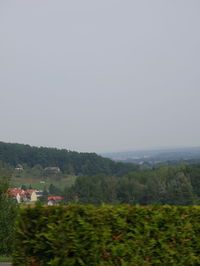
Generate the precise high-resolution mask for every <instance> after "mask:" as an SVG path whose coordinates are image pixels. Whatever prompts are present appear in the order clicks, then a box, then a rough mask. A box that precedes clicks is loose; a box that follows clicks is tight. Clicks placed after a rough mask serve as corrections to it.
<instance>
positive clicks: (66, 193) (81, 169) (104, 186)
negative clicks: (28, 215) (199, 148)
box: [0, 142, 200, 205]
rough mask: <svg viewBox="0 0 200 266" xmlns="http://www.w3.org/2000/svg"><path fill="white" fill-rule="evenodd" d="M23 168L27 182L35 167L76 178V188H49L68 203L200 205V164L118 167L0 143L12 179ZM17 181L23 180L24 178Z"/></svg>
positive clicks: (89, 157)
mask: <svg viewBox="0 0 200 266" xmlns="http://www.w3.org/2000/svg"><path fill="white" fill-rule="evenodd" d="M19 163H20V164H22V165H23V166H24V167H25V170H24V171H23V172H24V175H25V177H26V175H27V174H28V173H29V170H30V173H29V174H33V173H34V171H36V170H37V169H36V170H35V166H38V165H39V166H40V167H41V168H42V169H43V168H45V167H49V166H51V167H52V166H56V167H59V168H60V169H61V171H62V173H63V174H66V175H72V176H76V178H75V180H74V182H73V183H72V184H71V185H70V186H69V185H68V186H67V185H66V183H64V181H63V183H62V184H63V185H62V187H59V188H58V187H56V186H55V185H52V184H51V185H50V186H49V187H46V189H47V190H48V191H49V193H50V194H52V195H54V194H55V195H58V194H59V195H61V196H63V197H64V200H65V203H69V202H80V203H91V204H101V203H108V204H119V203H125V204H126V203H129V204H134V205H135V204H140V205H148V204H161V205H163V204H171V205H193V204H199V203H200V164H198V163H193V164H181V162H179V163H178V162H177V161H176V163H175V164H174V165H173V163H172V164H171V165H169V164H168V163H166V164H162V165H159V164H158V165H153V166H151V165H146V164H143V165H139V164H133V163H122V162H114V161H112V160H110V159H106V158H103V157H101V156H98V155H97V154H95V153H78V152H74V151H68V150H64V149H63V150H59V149H56V148H43V147H41V148H38V147H31V146H29V145H22V144H9V143H3V142H0V168H2V169H4V171H8V170H9V173H12V171H13V170H14V168H15V166H16V164H19ZM26 169H27V170H26ZM15 172H16V171H15ZM25 177H24V178H25ZM27 177H28V176H27ZM44 177H45V176H44ZM17 178H19V180H20V176H19V177H17ZM33 178H36V177H34V176H33ZM52 178H54V176H53V177H52ZM55 178H58V177H56V176H55ZM59 178H61V179H62V178H63V177H62V176H61V177H59ZM63 180H64V179H63ZM66 182H67V179H66ZM46 184H47V183H46Z"/></svg>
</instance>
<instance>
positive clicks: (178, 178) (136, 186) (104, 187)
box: [64, 164, 200, 205]
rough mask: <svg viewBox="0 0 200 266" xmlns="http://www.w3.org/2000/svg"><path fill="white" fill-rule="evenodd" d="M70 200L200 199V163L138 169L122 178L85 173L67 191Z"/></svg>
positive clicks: (163, 201)
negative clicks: (85, 174)
mask: <svg viewBox="0 0 200 266" xmlns="http://www.w3.org/2000/svg"><path fill="white" fill-rule="evenodd" d="M64 197H65V200H66V202H74V201H75V202H80V203H89V204H100V203H103V202H105V203H108V204H119V203H129V204H140V205H149V204H162V205H164V204H171V205H193V204H198V203H199V202H200V164H199V165H190V166H189V165H181V166H159V167H157V168H153V169H146V170H145V169H143V170H142V169H137V170H135V171H133V172H130V173H129V174H126V175H124V176H122V177H116V176H105V175H96V176H82V177H78V178H77V179H76V182H75V184H74V185H73V186H72V187H71V188H66V189H65V191H64Z"/></svg>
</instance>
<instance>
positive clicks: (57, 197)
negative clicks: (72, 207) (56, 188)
mask: <svg viewBox="0 0 200 266" xmlns="http://www.w3.org/2000/svg"><path fill="white" fill-rule="evenodd" d="M61 199H63V197H60V196H51V197H48V200H61Z"/></svg>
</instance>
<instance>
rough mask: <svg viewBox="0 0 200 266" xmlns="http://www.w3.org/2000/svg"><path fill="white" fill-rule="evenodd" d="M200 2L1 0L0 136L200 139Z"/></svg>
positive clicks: (81, 145) (104, 145) (102, 141)
mask: <svg viewBox="0 0 200 266" xmlns="http://www.w3.org/2000/svg"><path fill="white" fill-rule="evenodd" d="M199 14H200V1H199V0H196V1H195V0H187V1H186V0H146V1H144V0H137V1H134V0H123V1H122V0H121V1H119V0H98V1H97V0H84V1H83V0H73V1H72V0H70V1H68V0H56V1H55V0H30V1H27V0H12V1H11V0H0V121H1V128H0V140H1V141H7V142H19V143H27V144H31V145H37V146H40V145H42V146H54V147H64V148H67V149H71V150H77V151H95V152H104V151H118V150H120V151H121V150H132V149H142V148H150V147H155V146H156V147H158V146H195V145H198V146H199V145H200V138H199V136H200V117H199V114H200V104H199V102H200V34H199V27H200V16H199Z"/></svg>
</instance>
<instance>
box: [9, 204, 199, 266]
mask: <svg viewBox="0 0 200 266" xmlns="http://www.w3.org/2000/svg"><path fill="white" fill-rule="evenodd" d="M199 232H200V208H199V207H174V206H163V207H151V206H147V207H131V206H107V205H103V206H100V207H94V206H88V205H68V206H56V207H42V206H37V207H35V208H23V209H21V211H20V218H19V220H18V226H17V231H16V235H15V251H14V255H13V265H15V266H18V265H19V266H21V265H24V266H26V265H41V266H46V265H76V266H78V265H127V266H128V265H198V264H199V260H200V253H199V250H200V234H199Z"/></svg>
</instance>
